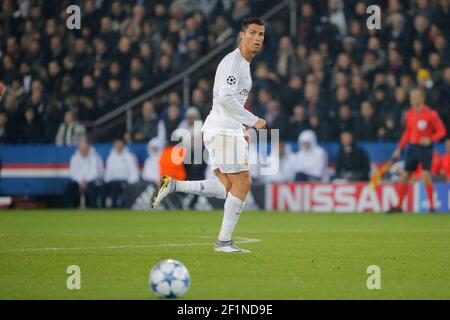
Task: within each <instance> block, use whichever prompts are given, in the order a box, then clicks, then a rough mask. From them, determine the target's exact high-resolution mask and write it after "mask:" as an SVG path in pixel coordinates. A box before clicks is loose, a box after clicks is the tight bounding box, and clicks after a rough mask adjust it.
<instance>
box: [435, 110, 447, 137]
mask: <svg viewBox="0 0 450 320" xmlns="http://www.w3.org/2000/svg"><path fill="white" fill-rule="evenodd" d="M431 125H432V127H433V131H434V132H433V135H432V136H431V141H432V142H434V143H436V142H439V141H440V140H441V139H442V138H444V137H445V136H446V135H447V129H446V128H445V125H444V123H443V122H442V120H441V118H440V117H439V115H438V113H437V112H436V111H433V115H432V121H431Z"/></svg>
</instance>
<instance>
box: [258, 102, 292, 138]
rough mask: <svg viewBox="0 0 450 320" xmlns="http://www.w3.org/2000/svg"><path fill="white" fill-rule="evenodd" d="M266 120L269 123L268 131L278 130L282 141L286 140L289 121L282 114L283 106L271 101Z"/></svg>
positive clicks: (268, 105) (265, 116)
mask: <svg viewBox="0 0 450 320" xmlns="http://www.w3.org/2000/svg"><path fill="white" fill-rule="evenodd" d="M264 119H265V120H266V121H267V128H268V129H278V130H279V134H280V139H282V140H285V139H286V132H287V128H288V120H287V119H286V116H285V115H284V114H283V113H282V112H281V106H280V103H279V102H278V101H277V100H271V101H269V103H268V104H267V112H266V114H265V115H264Z"/></svg>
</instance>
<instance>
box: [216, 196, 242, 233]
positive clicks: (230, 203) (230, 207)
mask: <svg viewBox="0 0 450 320" xmlns="http://www.w3.org/2000/svg"><path fill="white" fill-rule="evenodd" d="M244 205H245V202H244V201H242V200H241V199H239V198H236V197H235V196H233V195H232V194H231V193H230V192H228V196H227V199H226V200H225V205H224V214H223V220H222V227H221V228H220V233H219V237H218V239H219V240H220V241H230V240H231V236H232V235H233V231H234V228H235V227H236V224H237V222H238V219H239V216H240V214H241V212H242V209H243V208H244Z"/></svg>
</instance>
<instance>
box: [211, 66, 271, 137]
mask: <svg viewBox="0 0 450 320" xmlns="http://www.w3.org/2000/svg"><path fill="white" fill-rule="evenodd" d="M217 72H218V75H219V77H218V81H219V88H218V100H219V102H220V104H221V105H222V106H224V107H225V108H226V110H227V111H228V112H229V113H230V114H231V115H232V116H233V118H235V119H236V120H237V121H239V122H240V123H242V124H244V125H246V126H249V127H255V128H256V129H261V128H263V127H264V126H265V120H264V119H260V118H258V117H257V116H255V115H254V114H253V113H251V112H250V111H248V110H247V109H245V108H244V106H243V105H242V104H241V103H240V102H239V101H238V99H237V98H236V96H237V95H238V94H239V93H238V84H239V78H240V75H239V68H237V67H236V65H235V64H234V63H230V61H222V63H220V64H219V67H218V68H217Z"/></svg>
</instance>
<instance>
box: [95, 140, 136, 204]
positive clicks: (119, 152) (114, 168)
mask: <svg viewBox="0 0 450 320" xmlns="http://www.w3.org/2000/svg"><path fill="white" fill-rule="evenodd" d="M138 181H139V168H138V162H137V159H136V156H135V155H134V154H133V153H131V152H130V151H129V150H128V148H127V146H126V145H125V141H124V140H122V139H116V141H114V145H113V149H112V150H111V152H110V153H109V155H108V158H107V160H106V169H105V184H104V185H103V192H102V193H103V194H102V204H103V207H105V208H106V207H107V199H108V198H111V201H112V207H113V208H122V207H123V204H124V192H125V190H126V189H127V188H128V187H130V186H131V185H133V184H134V183H136V182H138Z"/></svg>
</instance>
